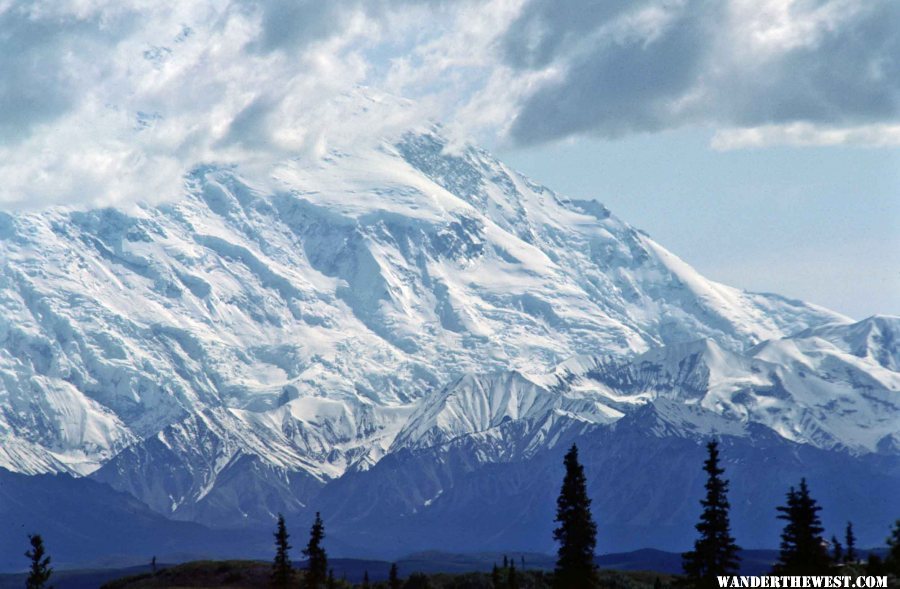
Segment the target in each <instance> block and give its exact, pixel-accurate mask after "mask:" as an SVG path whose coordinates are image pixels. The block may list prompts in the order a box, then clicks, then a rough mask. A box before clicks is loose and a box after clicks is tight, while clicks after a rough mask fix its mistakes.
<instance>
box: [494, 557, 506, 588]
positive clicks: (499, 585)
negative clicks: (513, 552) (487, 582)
mask: <svg viewBox="0 0 900 589" xmlns="http://www.w3.org/2000/svg"><path fill="white" fill-rule="evenodd" d="M491 587H493V589H503V582H502V581H501V580H500V569H498V568H497V563H496V562H495V563H494V568H493V569H491Z"/></svg>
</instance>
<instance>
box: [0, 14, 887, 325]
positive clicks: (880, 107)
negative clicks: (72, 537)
mask: <svg viewBox="0 0 900 589" xmlns="http://www.w3.org/2000/svg"><path fill="white" fill-rule="evenodd" d="M0 71H2V72H3V75H2V76H0V208H5V209H12V210H18V209H33V208H41V207H46V206H51V205H59V204H64V205H70V206H107V205H120V206H129V205H130V204H131V203H134V202H158V201H161V200H171V199H176V198H178V197H179V195H180V194H182V192H183V177H184V175H185V173H186V172H187V171H188V170H190V169H191V168H193V167H195V166H197V165H199V164H201V163H204V162H210V161H215V162H220V163H222V162H225V163H231V164H233V165H235V166H238V167H239V168H241V169H242V170H243V171H244V172H245V173H247V174H260V173H261V174H265V173H266V170H267V169H268V168H269V167H271V166H272V165H275V164H277V162H279V161H281V160H284V159H286V158H298V157H300V158H308V159H309V160H310V161H311V162H312V161H314V160H315V159H316V158H318V157H321V156H322V155H323V154H325V153H327V152H328V151H329V150H331V149H339V148H341V146H342V145H359V144H361V143H365V142H373V141H378V140H381V139H383V138H385V137H391V136H394V135H396V134H397V133H401V132H402V131H403V130H405V129H408V128H410V127H413V126H416V125H419V124H423V123H425V122H427V121H441V122H442V123H444V124H445V126H446V128H447V130H448V132H449V133H451V134H452V135H453V136H454V137H455V138H456V139H458V140H460V141H465V140H474V141H476V142H479V143H482V144H485V145H487V146H489V147H491V148H492V149H494V150H495V151H496V152H497V153H498V154H499V155H500V156H501V157H502V158H504V159H505V160H507V161H508V162H509V163H510V164H512V165H513V166H515V167H517V168H519V169H521V170H523V171H524V172H526V173H528V174H529V175H531V176H533V177H534V178H535V179H537V180H540V181H542V182H544V183H546V184H547V185H549V186H551V187H553V188H555V189H556V190H558V191H560V192H564V193H568V194H572V195H575V196H586V197H596V198H598V199H599V200H601V201H603V202H604V203H606V204H607V205H608V206H610V207H611V208H612V209H613V210H614V211H616V212H617V214H619V215H620V216H621V217H623V218H624V219H626V220H627V221H629V222H631V223H632V224H634V225H636V226H638V227H641V228H643V229H645V230H647V231H648V232H649V233H650V234H651V235H653V236H654V237H656V238H657V239H658V241H660V243H662V244H663V245H665V246H666V247H668V248H670V249H672V250H673V251H674V252H675V253H677V254H679V255H681V256H682V257H683V258H685V259H686V260H687V261H688V262H690V263H691V264H693V265H695V266H696V267H698V269H700V270H701V271H702V272H704V273H706V274H707V275H709V276H710V277H712V278H714V279H718V280H721V281H723V282H726V283H730V284H734V285H738V286H742V287H746V288H750V289H754V290H765V291H775V292H780V293H783V294H786V295H789V296H794V297H799V298H803V299H807V300H810V301H812V302H817V303H820V304H823V305H826V306H829V307H832V308H834V309H836V310H838V311H842V312H844V313H847V314H849V315H851V316H854V317H862V316H865V315H868V314H871V313H876V312H879V313H893V314H900V253H898V252H900V247H898V246H900V211H898V201H900V178H898V172H897V170H898V168H900V165H898V164H900V156H898V150H900V2H897V1H896V0H866V1H865V2H861V1H859V0H567V1H566V2H559V1H557V0H477V1H476V0H333V1H330V2H318V1H312V0H198V1H196V2H189V3H187V2H174V1H173V2H153V3H147V2H144V1H142V0H115V1H114V0H52V1H51V0H26V1H21V2H9V1H7V2H3V1H2V0H0ZM360 87H365V88H368V89H373V90H375V91H379V92H384V93H387V94H390V95H393V96H400V97H405V98H409V99H411V102H410V103H409V105H408V106H407V107H405V108H401V109H397V110H396V112H392V113H391V114H390V115H389V116H378V117H375V116H368V117H348V116H347V114H348V113H347V112H346V109H347V108H355V107H354V106H353V104H354V102H353V101H352V100H349V101H348V100H347V97H348V96H349V95H352V93H353V92H355V91H356V89H358V88H360ZM361 121H362V122H361Z"/></svg>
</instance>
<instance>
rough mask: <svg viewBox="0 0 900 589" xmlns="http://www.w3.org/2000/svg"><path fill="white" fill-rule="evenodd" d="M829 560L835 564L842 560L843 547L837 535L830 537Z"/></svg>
mask: <svg viewBox="0 0 900 589" xmlns="http://www.w3.org/2000/svg"><path fill="white" fill-rule="evenodd" d="M831 562H832V563H834V564H835V565H839V564H841V563H842V562H844V547H843V546H841V541H840V540H838V539H837V536H832V537H831Z"/></svg>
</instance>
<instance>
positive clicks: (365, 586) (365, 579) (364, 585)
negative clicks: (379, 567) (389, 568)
mask: <svg viewBox="0 0 900 589" xmlns="http://www.w3.org/2000/svg"><path fill="white" fill-rule="evenodd" d="M362 589H372V585H370V584H369V571H365V572H364V573H363V581H362Z"/></svg>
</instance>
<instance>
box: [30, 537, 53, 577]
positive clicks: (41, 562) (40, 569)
mask: <svg viewBox="0 0 900 589" xmlns="http://www.w3.org/2000/svg"><path fill="white" fill-rule="evenodd" d="M28 542H29V543H30V544H31V550H29V551H28V552H26V553H25V556H26V557H27V558H28V560H29V561H31V568H30V569H29V571H28V578H27V579H26V580H25V589H45V588H46V587H48V585H47V582H48V581H49V580H50V577H51V576H52V575H53V569H52V568H50V557H49V556H47V552H46V550H45V549H44V540H43V539H42V538H41V535H40V534H34V535H33V536H28Z"/></svg>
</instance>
